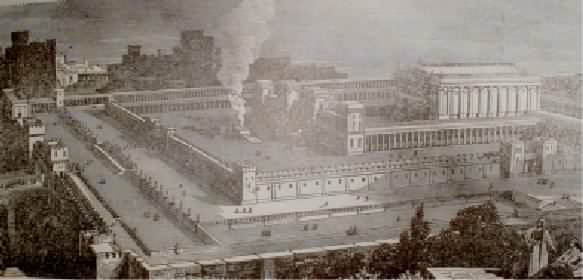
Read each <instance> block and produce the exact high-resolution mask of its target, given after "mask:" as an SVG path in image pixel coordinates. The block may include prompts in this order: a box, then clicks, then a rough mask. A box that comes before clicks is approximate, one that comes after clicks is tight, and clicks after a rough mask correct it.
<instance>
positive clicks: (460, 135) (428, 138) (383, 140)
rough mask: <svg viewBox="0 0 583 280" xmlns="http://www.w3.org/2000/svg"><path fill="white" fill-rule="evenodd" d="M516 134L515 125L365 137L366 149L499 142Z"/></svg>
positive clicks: (383, 149) (389, 149) (366, 150)
mask: <svg viewBox="0 0 583 280" xmlns="http://www.w3.org/2000/svg"><path fill="white" fill-rule="evenodd" d="M516 134H517V131H516V129H515V128H514V127H513V126H497V127H491V128H460V129H444V130H437V131H435V130H434V131H411V132H397V133H391V134H373V135H367V136H366V137H365V146H364V151H365V152H377V151H391V150H395V149H409V148H424V147H433V146H448V145H469V144H488V143H497V142H502V141H507V140H510V139H512V138H513V137H514V136H515V135H516Z"/></svg>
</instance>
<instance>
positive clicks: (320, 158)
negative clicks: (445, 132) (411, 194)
mask: <svg viewBox="0 0 583 280" xmlns="http://www.w3.org/2000/svg"><path fill="white" fill-rule="evenodd" d="M197 115H198V116H202V117H209V116H211V115H209V114H208V112H205V113H200V112H171V113H163V114H149V115H146V116H148V117H152V118H157V119H159V120H160V123H161V124H162V125H163V126H165V127H174V128H176V133H177V134H178V135H179V136H180V137H181V138H183V139H185V140H186V141H188V142H190V143H191V144H193V145H194V146H197V147H199V148H201V149H204V150H205V151H207V152H209V153H210V154H212V155H213V156H215V157H218V158H220V159H221V160H224V161H227V162H232V163H237V162H243V161H247V162H252V163H254V164H255V166H256V167H257V169H258V170H260V171H276V170H285V169H294V168H309V167H323V166H333V165H338V164H349V163H366V162H372V161H383V160H387V159H389V158H390V157H394V158H397V157H398V156H399V155H400V154H403V153H406V151H390V152H375V153H365V154H362V155H354V156H343V155H322V154H319V153H317V152H315V151H312V150H310V149H308V148H306V147H294V146H293V145H292V144H288V143H283V142H273V141H264V142H262V143H257V144H254V143H250V142H248V141H247V140H245V139H243V138H241V137H228V136H224V135H216V136H214V137H210V136H205V135H202V134H201V133H199V132H197V131H193V130H190V129H185V127H188V126H191V125H192V122H193V119H192V116H197ZM211 118H212V116H211ZM500 122H504V120H500ZM498 149H499V146H498V145H496V144H483V145H472V146H471V148H470V147H469V146H464V145H460V146H448V147H433V148H431V149H428V150H426V153H427V154H428V155H444V156H447V155H455V154H459V153H461V152H467V153H476V152H482V151H483V152H491V151H497V150H498Z"/></svg>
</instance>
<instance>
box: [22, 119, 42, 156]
mask: <svg viewBox="0 0 583 280" xmlns="http://www.w3.org/2000/svg"><path fill="white" fill-rule="evenodd" d="M25 127H26V131H27V133H28V137H27V142H28V158H29V159H32V150H33V147H34V144H35V143H37V142H42V141H44V137H45V133H46V128H45V125H44V124H43V123H42V121H41V120H38V119H29V120H28V121H27V123H26V125H25Z"/></svg>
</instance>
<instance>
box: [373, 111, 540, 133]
mask: <svg viewBox="0 0 583 280" xmlns="http://www.w3.org/2000/svg"><path fill="white" fill-rule="evenodd" d="M540 121H541V119H540V117H538V116H537V115H535V114H527V115H521V116H515V117H498V118H471V119H454V120H419V121H411V122H391V121H389V120H387V119H385V118H382V117H367V118H366V121H365V125H366V128H365V129H366V132H369V131H370V132H376V131H383V132H401V131H408V130H412V129H416V130H428V131H429V130H438V129H459V128H464V127H465V128H480V127H492V126H502V125H532V124H536V123H538V122H540Z"/></svg>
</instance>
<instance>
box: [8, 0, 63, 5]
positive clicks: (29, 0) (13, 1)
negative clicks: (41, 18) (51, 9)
mask: <svg viewBox="0 0 583 280" xmlns="http://www.w3.org/2000/svg"><path fill="white" fill-rule="evenodd" d="M46 2H57V0H0V6H9V5H14V4H24V3H46Z"/></svg>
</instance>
